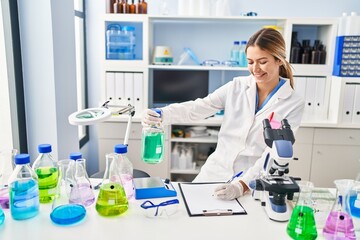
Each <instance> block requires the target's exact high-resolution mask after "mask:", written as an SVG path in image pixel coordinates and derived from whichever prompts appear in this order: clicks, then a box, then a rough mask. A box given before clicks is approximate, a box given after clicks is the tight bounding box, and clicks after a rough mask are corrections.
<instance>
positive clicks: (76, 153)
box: [70, 152, 82, 160]
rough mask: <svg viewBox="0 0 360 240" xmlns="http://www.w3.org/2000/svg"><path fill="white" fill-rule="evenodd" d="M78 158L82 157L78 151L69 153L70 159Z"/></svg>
mask: <svg viewBox="0 0 360 240" xmlns="http://www.w3.org/2000/svg"><path fill="white" fill-rule="evenodd" d="M80 158H82V154H81V153H80V152H73V153H70V159H71V160H78V159H80Z"/></svg>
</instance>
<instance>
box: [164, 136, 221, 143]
mask: <svg viewBox="0 0 360 240" xmlns="http://www.w3.org/2000/svg"><path fill="white" fill-rule="evenodd" d="M170 141H171V142H184V143H217V137H214V136H209V137H193V138H171V140H170Z"/></svg>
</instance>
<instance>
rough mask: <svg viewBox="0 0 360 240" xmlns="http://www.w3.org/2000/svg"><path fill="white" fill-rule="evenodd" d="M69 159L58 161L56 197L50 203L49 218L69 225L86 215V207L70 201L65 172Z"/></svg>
mask: <svg viewBox="0 0 360 240" xmlns="http://www.w3.org/2000/svg"><path fill="white" fill-rule="evenodd" d="M70 161H71V160H69V159H64V160H60V161H58V163H57V164H58V169H59V174H60V176H59V181H58V185H57V188H56V197H55V199H54V202H53V205H52V212H51V214H50V219H51V220H52V221H53V222H54V223H56V224H59V225H71V224H75V223H78V222H80V221H81V220H83V219H84V217H85V215H86V209H85V207H84V206H83V205H81V204H74V203H71V202H70V198H69V197H70V192H71V189H72V188H71V186H70V185H71V184H72V183H71V182H70V181H69V180H68V179H67V178H66V172H67V169H68V167H69V163H70Z"/></svg>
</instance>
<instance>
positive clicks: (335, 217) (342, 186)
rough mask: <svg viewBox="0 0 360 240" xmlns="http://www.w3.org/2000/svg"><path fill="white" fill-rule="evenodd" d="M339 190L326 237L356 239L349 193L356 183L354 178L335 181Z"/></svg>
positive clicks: (325, 228)
mask: <svg viewBox="0 0 360 240" xmlns="http://www.w3.org/2000/svg"><path fill="white" fill-rule="evenodd" d="M334 183H335V185H336V190H337V196H336V202H335V203H334V206H333V208H332V209H331V211H330V213H329V215H328V217H327V220H326V223H325V226H324V229H323V235H324V236H325V238H326V239H334V240H340V239H349V240H355V239H356V236H355V230H354V224H353V220H352V217H351V214H350V208H349V193H350V190H351V188H352V187H353V185H354V180H350V179H341V180H335V181H334Z"/></svg>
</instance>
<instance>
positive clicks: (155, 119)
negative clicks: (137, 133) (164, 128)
mask: <svg viewBox="0 0 360 240" xmlns="http://www.w3.org/2000/svg"><path fill="white" fill-rule="evenodd" d="M161 120H162V119H161V117H160V115H159V114H158V113H157V112H155V111H154V110H151V109H146V110H144V112H143V114H142V119H141V124H142V125H143V126H149V125H157V124H160V123H161Z"/></svg>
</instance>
